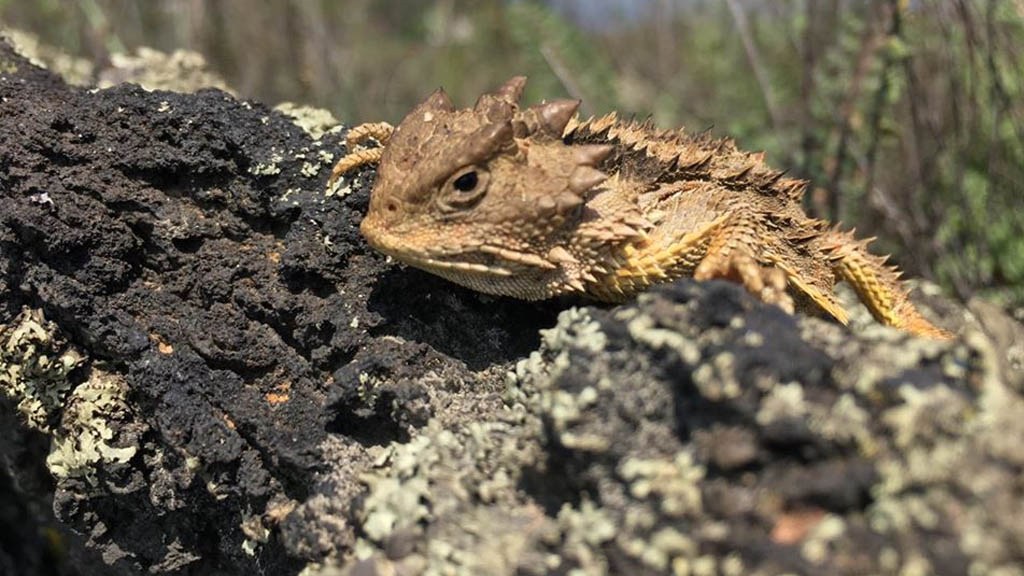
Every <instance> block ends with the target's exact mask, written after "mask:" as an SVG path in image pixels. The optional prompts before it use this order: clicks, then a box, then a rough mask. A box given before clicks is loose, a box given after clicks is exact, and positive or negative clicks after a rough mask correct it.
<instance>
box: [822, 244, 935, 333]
mask: <svg viewBox="0 0 1024 576" xmlns="http://www.w3.org/2000/svg"><path fill="white" fill-rule="evenodd" d="M871 240H872V239H867V240H858V239H856V238H855V237H854V236H853V232H852V231H851V232H841V231H839V230H837V229H833V230H830V231H828V232H825V233H824V234H823V235H822V236H821V237H819V238H818V239H817V241H816V242H815V243H816V244H817V247H818V248H819V249H821V251H822V252H823V253H824V254H825V256H826V257H827V258H828V260H829V261H830V262H831V263H832V269H833V270H834V271H835V274H836V276H837V277H839V278H841V279H843V280H845V281H846V282H847V283H849V284H850V285H851V286H852V287H853V289H854V291H856V292H857V296H858V297H859V298H860V300H861V302H863V303H864V305H865V306H867V308H868V310H870V311H871V315H872V316H874V317H875V319H877V320H878V321H879V322H881V323H882V324H886V325H888V326H893V327H896V328H899V329H901V330H906V331H907V332H910V333H912V334H916V335H919V336H925V337H928V338H934V339H938V340H948V339H950V338H952V337H953V334H952V333H951V332H949V331H947V330H944V329H942V328H939V327H938V326H935V325H934V324H932V323H931V322H930V321H928V320H927V319H926V318H925V317H924V316H922V315H921V312H920V311H918V309H917V307H915V306H914V304H913V303H912V302H911V301H910V298H909V297H908V294H907V291H906V289H905V288H904V287H903V286H902V283H901V282H900V274H899V271H898V270H897V269H896V268H895V267H894V266H889V265H887V264H886V260H887V259H888V257H881V256H875V255H874V254H871V253H870V252H868V250H867V245H868V243H869V242H871Z"/></svg>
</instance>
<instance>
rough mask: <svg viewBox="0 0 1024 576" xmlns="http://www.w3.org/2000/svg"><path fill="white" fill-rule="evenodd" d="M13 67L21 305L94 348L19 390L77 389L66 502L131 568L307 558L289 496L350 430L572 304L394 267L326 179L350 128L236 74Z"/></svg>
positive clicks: (15, 278)
mask: <svg viewBox="0 0 1024 576" xmlns="http://www.w3.org/2000/svg"><path fill="white" fill-rule="evenodd" d="M0 71H2V76H0V96H2V102H0V197H2V199H3V200H2V202H3V211H2V213H0V324H3V325H6V326H7V327H8V330H7V331H5V334H6V335H7V336H8V337H12V335H13V334H15V332H16V331H17V328H16V327H17V326H21V327H23V328H24V330H22V332H25V331H29V332H30V333H34V332H33V330H35V329H36V328H35V327H38V326H48V327H49V328H50V329H51V330H50V331H49V332H48V333H47V334H48V336H47V337H46V338H40V341H39V342H38V343H32V344H31V345H29V344H24V345H22V348H24V347H25V346H29V347H31V348H32V349H33V350H36V349H45V348H46V347H47V346H49V345H54V344H55V343H54V342H53V341H52V340H51V338H54V339H60V340H62V341H63V340H64V339H66V340H67V341H69V342H71V343H72V345H73V347H74V348H75V349H76V350H77V353H78V354H80V355H81V356H82V357H83V360H82V361H81V362H80V363H79V364H76V368H75V370H74V371H71V372H70V373H69V374H68V375H67V379H68V380H70V382H65V381H63V380H60V385H56V384H53V383H52V382H51V383H48V384H47V385H48V386H49V387H48V388H44V389H41V390H26V389H25V388H26V387H28V388H31V386H30V385H26V384H24V383H22V384H21V385H20V386H21V388H20V392H17V393H19V394H22V395H24V396H35V395H38V396H44V397H53V399H54V400H56V401H55V402H50V403H48V404H47V405H46V407H45V409H43V408H40V409H39V410H38V411H39V412H40V414H38V416H39V421H38V422H37V423H36V425H35V429H36V430H39V431H42V432H44V433H48V434H52V436H53V438H55V439H56V440H55V441H57V442H58V443H57V444H56V445H55V446H56V448H55V449H54V451H53V452H54V453H53V454H51V455H50V461H49V465H50V470H51V471H52V472H53V473H54V476H55V477H54V480H55V482H56V486H55V488H54V497H53V502H54V504H53V505H54V508H55V511H56V514H57V517H58V518H59V519H60V520H61V521H63V522H64V523H66V524H67V525H69V526H71V527H73V528H74V529H75V530H77V531H78V532H80V533H82V534H84V535H85V536H86V537H87V539H88V547H89V549H90V550H95V551H97V552H99V554H100V556H102V558H103V560H105V561H106V562H108V563H110V564H112V566H113V567H115V568H117V569H119V570H120V572H122V573H139V572H146V571H156V572H177V571H180V570H185V569H187V570H191V571H193V572H194V573H197V574H198V573H201V574H208V573H211V572H212V571H221V572H227V573H242V572H245V571H248V570H251V569H252V568H253V567H255V566H261V567H262V568H263V569H264V570H266V571H267V572H268V573H275V574H277V573H288V572H294V571H297V569H298V568H299V567H301V558H300V557H298V556H296V555H294V554H289V553H287V551H285V550H283V549H282V548H281V543H280V541H279V540H278V538H277V537H276V532H275V531H274V526H276V523H277V521H279V520H280V518H277V517H275V516H274V514H275V513H280V511H281V510H284V509H289V507H291V506H294V505H295V504H296V503H299V502H302V501H304V500H305V499H307V498H308V497H309V496H310V491H311V490H312V489H313V486H314V480H313V478H314V476H315V474H316V473H317V472H318V471H323V470H325V469H327V468H332V469H333V467H334V466H333V465H331V466H329V465H328V464H326V463H325V462H324V456H323V453H322V448H321V444H322V443H323V441H324V439H325V437H326V435H327V434H328V433H331V432H334V433H339V434H341V435H343V436H345V437H346V440H345V441H346V442H351V443H354V444H356V445H358V446H362V445H376V444H380V443H382V442H387V441H388V440H391V439H397V438H408V436H409V435H410V434H411V433H412V432H413V430H414V429H415V428H416V427H419V426H423V425H424V424H425V422H426V420H427V419H428V418H429V416H430V415H431V414H432V411H434V410H435V409H436V407H434V406H432V405H431V404H430V402H421V404H422V405H421V406H418V407H416V408H415V409H414V408H412V407H410V406H408V405H406V404H407V401H409V399H411V398H415V397H417V396H426V395H427V392H426V391H425V388H424V384H423V383H422V382H421V377H422V376H423V374H425V373H429V372H431V371H433V372H434V373H437V374H443V375H444V377H445V379H446V381H448V382H459V381H461V382H462V384H461V385H457V386H456V387H463V388H468V387H472V386H483V385H485V384H486V380H487V378H486V377H483V376H477V375H476V374H474V373H472V372H470V371H469V369H467V366H470V367H476V368H479V367H483V366H489V365H492V364H501V363H503V362H504V363H506V364H507V363H509V362H510V361H511V360H512V359H514V358H516V357H518V356H521V355H522V354H524V353H526V352H527V351H528V350H529V349H531V348H532V347H534V346H536V344H537V342H538V338H537V336H536V327H537V325H538V319H541V318H547V319H548V321H549V322H550V321H552V320H553V316H552V315H551V313H550V312H544V311H543V310H540V311H538V309H537V308H536V307H528V306H526V305H524V304H520V303H515V302H507V301H502V302H499V303H493V302H484V301H483V300H481V298H479V297H477V296H476V295H473V294H470V293H467V292H464V291H460V290H453V289H451V287H449V286H446V285H443V284H442V283H441V282H440V281H438V280H434V279H432V278H428V277H426V276H425V275H423V274H417V273H410V274H390V275H388V274H384V271H386V270H387V269H388V268H389V267H388V266H385V265H384V263H383V260H382V258H380V257H378V256H377V255H375V254H373V253H370V252H368V251H367V249H366V247H365V245H364V244H363V243H362V241H361V239H360V238H359V236H358V233H357V225H358V222H359V219H360V218H361V214H362V213H363V211H364V208H365V204H366V201H367V194H366V191H365V190H364V189H362V188H358V189H356V190H354V191H352V192H350V193H347V194H344V195H340V194H339V195H337V196H333V197H329V198H326V197H325V196H324V194H323V186H324V180H325V177H326V173H325V171H324V170H323V168H324V167H325V166H326V167H327V168H329V163H330V159H331V154H332V153H336V152H338V151H339V150H340V148H339V146H338V135H337V134H334V135H331V136H328V137H325V138H324V139H322V140H314V139H313V138H311V137H310V135H308V134H307V133H306V132H304V131H303V130H302V129H301V128H299V127H298V126H296V124H295V123H293V122H292V121H291V119H290V118H288V117H286V116H284V115H282V114H280V113H277V112H274V111H272V110H269V109H267V108H265V107H264V106H262V105H260V104H255V103H247V102H240V101H238V100H236V99H235V98H233V97H232V96H230V95H228V94H226V93H224V92H221V91H218V90H204V91H200V92H199V93H196V94H177V93H171V92H147V91H144V90H142V89H140V88H139V87H137V86H134V85H121V86H117V87H114V88H111V89H108V90H100V91H87V90H81V89H76V88H70V87H68V86H66V85H65V84H64V83H63V82H62V81H61V80H60V79H58V78H57V77H55V76H53V75H51V74H50V73H48V72H46V71H44V70H41V69H38V68H35V67H34V66H32V65H30V64H28V63H27V62H26V61H25V60H23V59H21V58H20V57H19V56H17V55H16V54H14V53H13V52H12V51H11V50H10V49H9V48H8V47H6V46H4V47H3V48H2V49H0ZM23 308H25V309H26V310H28V309H33V310H35V309H38V310H40V311H41V312H42V316H44V317H45V319H46V320H42V317H35V316H33V315H31V314H29V313H28V312H25V313H23V312H22V309H23ZM47 321H49V322H52V324H49V323H48V322H47ZM26 327H27V328H26ZM18 338H21V336H18ZM18 338H15V340H17V339H18ZM21 340H24V338H21ZM21 340H19V341H21ZM413 341H416V342H425V344H418V343H414V342H413ZM12 342H14V340H12ZM11 346H12V349H11V350H8V351H7V352H10V353H11V354H13V352H17V351H18V349H17V347H16V346H15V345H14V344H12V345H11ZM12 350H13V352H12ZM442 352H443V353H442ZM10 356H11V355H9V356H8V357H5V360H6V361H8V362H13V359H12V357H10ZM19 361H20V357H19ZM361 370H362V372H360V371H361ZM361 373H362V374H363V377H364V380H365V378H366V375H367V374H369V376H370V377H372V378H373V379H374V381H375V382H384V381H388V382H392V384H389V385H386V386H384V385H382V386H381V387H380V390H377V391H374V392H373V393H372V394H371V393H369V392H367V390H368V389H369V388H372V387H373V384H372V383H371V384H368V383H367V382H366V381H363V382H360V380H359V376H360V374H361ZM55 380H57V379H55ZM491 380H492V384H491V387H490V388H491V389H492V390H493V389H494V388H495V385H496V384H495V383H493V382H500V379H497V380H496V379H495V377H491ZM37 384H39V386H40V387H43V384H42V383H37ZM11 386H14V385H13V384H11ZM453 386H455V385H454V384H453ZM87 387H92V388H95V389H96V390H94V391H93V392H92V393H90V394H84V395H82V396H83V397H79V393H80V392H82V391H85V390H86V388H87ZM453 394H454V392H453ZM18 400H19V399H18V398H17V397H16V398H15V403H17V401H18ZM76 403H81V404H83V406H85V407H81V408H79V409H74V407H75V406H76ZM6 416H7V417H10V415H9V414H8V415H6ZM368 422H372V423H373V426H372V427H371V426H369V425H366V424H367V423H368ZM34 433H36V434H37V433H38V432H33V431H29V430H23V431H22V432H21V434H22V435H29V434H34ZM61 440H68V441H67V442H63V443H62V442H61ZM25 442H26V443H30V444H33V445H34V452H33V453H32V454H30V455H29V456H25V457H24V459H25V460H29V461H30V463H31V464H32V465H33V466H39V465H41V463H42V462H43V461H44V460H45V459H46V456H47V454H46V450H45V448H46V445H45V443H40V442H38V441H36V442H29V441H28V440H25ZM7 454H8V456H9V455H10V453H7ZM360 466H365V463H360V462H358V461H351V462H345V463H339V464H338V467H340V468H341V469H343V470H344V471H345V473H347V474H350V475H352V476H353V477H354V476H355V475H357V474H358V472H359V469H360ZM4 478H5V479H6V480H4V479H0V480H4V481H8V480H10V478H8V477H4ZM47 489H49V488H48V487H45V486H44V487H36V490H37V496H39V495H40V494H39V491H42V490H47ZM348 538H349V539H351V535H349V536H348ZM72 544H73V543H72ZM334 549H335V548H333V547H330V546H328V547H327V550H334ZM25 566H30V565H29V564H26V565H25ZM107 570H113V568H108V569H107ZM23 573H24V572H23Z"/></svg>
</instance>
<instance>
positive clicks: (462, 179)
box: [452, 170, 480, 192]
mask: <svg viewBox="0 0 1024 576" xmlns="http://www.w3.org/2000/svg"><path fill="white" fill-rule="evenodd" d="M478 182H480V178H478V177H477V175H476V170H473V171H472V172H466V173H465V174H463V175H462V176H459V177H458V178H456V179H455V181H454V182H452V186H454V187H455V189H456V190H458V191H459V192H472V191H473V189H474V188H476V185H477V183H478Z"/></svg>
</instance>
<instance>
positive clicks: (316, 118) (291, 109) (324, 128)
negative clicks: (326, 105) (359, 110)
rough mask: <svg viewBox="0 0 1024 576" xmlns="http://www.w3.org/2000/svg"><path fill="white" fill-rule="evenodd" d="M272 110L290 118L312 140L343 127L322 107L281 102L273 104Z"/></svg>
mask: <svg viewBox="0 0 1024 576" xmlns="http://www.w3.org/2000/svg"><path fill="white" fill-rule="evenodd" d="M274 110H277V111H278V112H280V113H282V114H284V115H285V116H288V117H289V118H291V119H292V123H293V124H295V125H296V126H298V127H299V128H302V129H303V130H305V131H306V134H309V136H310V138H312V139H313V140H319V139H320V138H321V137H323V135H324V134H328V133H333V132H338V131H340V130H342V129H343V127H342V126H341V125H340V124H338V120H337V119H336V118H335V117H334V115H333V114H331V112H330V111H329V110H325V109H323V108H315V107H313V106H305V105H301V104H295V103H294V102H282V103H280V104H278V105H277V106H274Z"/></svg>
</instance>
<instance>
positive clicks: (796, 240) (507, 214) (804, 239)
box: [332, 77, 951, 338]
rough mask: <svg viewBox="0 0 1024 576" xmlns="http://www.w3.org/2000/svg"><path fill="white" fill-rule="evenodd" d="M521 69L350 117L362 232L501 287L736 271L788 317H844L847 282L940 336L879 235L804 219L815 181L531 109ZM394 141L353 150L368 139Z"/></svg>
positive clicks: (677, 135) (632, 282)
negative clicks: (457, 99) (466, 96)
mask: <svg viewBox="0 0 1024 576" xmlns="http://www.w3.org/2000/svg"><path fill="white" fill-rule="evenodd" d="M524 84H525V78H522V77H516V78H513V79H511V80H509V81H508V82H507V83H505V84H504V85H503V86H502V87H500V88H498V89H497V90H496V91H495V92H492V93H489V94H485V95H483V96H481V97H480V99H479V100H478V101H477V104H476V105H475V106H474V107H473V108H463V109H456V108H454V107H453V106H452V104H451V102H450V101H449V99H448V97H447V95H445V93H444V92H443V90H438V91H437V92H435V93H434V94H432V95H431V96H430V97H429V98H428V99H427V100H426V101H424V102H423V103H421V104H420V105H419V106H417V107H416V108H415V109H414V110H413V111H412V112H410V113H409V115H407V116H406V117H405V119H404V120H403V121H402V122H401V123H400V124H399V125H398V127H397V128H391V127H390V125H387V124H383V123H378V124H367V125H363V126H360V127H356V128H354V129H353V130H352V131H351V132H350V134H349V142H350V147H349V156H346V157H345V158H342V159H341V160H340V161H339V162H338V165H337V166H336V167H335V169H334V171H333V173H332V182H333V180H334V179H336V178H337V177H338V176H340V175H341V174H343V173H345V172H347V171H349V170H352V169H354V168H356V167H358V166H360V165H363V164H367V163H373V162H378V163H379V166H378V168H377V181H376V183H375V185H374V188H373V192H372V193H371V198H370V207H369V211H368V213H367V216H366V218H365V219H364V220H363V222H362V224H361V226H360V229H361V231H362V233H363V235H364V236H365V237H366V239H367V241H368V242H369V243H370V244H371V245H372V246H373V247H374V248H376V249H378V250H380V251H381V252H383V253H385V254H388V255H390V256H393V257H394V258H396V259H397V260H399V261H402V262H405V263H407V264H410V265H412V266H416V267H419V268H422V269H424V270H427V271H429V272H432V273H434V274H437V275H439V276H442V277H444V278H447V279H449V280H451V281H453V282H456V283H458V284H461V285H464V286H467V287H469V288H472V289H474V290H478V291H481V292H485V293H489V294H498V295H506V296H513V297H517V298H524V299H543V298H550V297H553V296H557V295H560V294H570V293H575V294H581V295H585V296H588V297H591V298H594V299H597V300H602V301H609V302H620V301H624V300H626V299H628V298H630V297H631V296H633V295H635V294H636V293H638V292H640V291H642V290H644V289H646V288H647V287H649V286H651V285H652V284H656V283H660V282H665V281H669V280H672V279H674V278H678V277H682V276H692V277H694V278H696V279H698V280H703V279H711V278H728V279H732V280H734V281H738V282H740V283H741V284H743V285H744V286H745V287H746V288H747V289H748V290H750V291H751V292H752V293H753V294H755V295H756V296H758V297H760V298H761V299H762V300H764V301H766V302H770V303H775V304H778V305H780V306H781V307H783V308H784V309H786V310H788V311H790V312H792V311H794V309H795V308H796V307H799V308H800V309H802V310H807V311H811V312H818V313H823V314H825V315H828V316H831V317H832V318H834V319H836V320H837V321H839V322H841V323H844V324H845V323H846V322H847V314H846V312H845V311H844V310H843V308H842V306H841V305H840V304H839V302H838V300H837V299H836V297H835V294H834V291H833V289H834V285H835V282H836V281H837V280H845V281H847V282H848V283H850V284H851V285H852V286H853V288H854V289H855V291H856V292H857V294H858V296H859V297H860V299H861V301H862V302H863V303H864V304H865V305H866V306H867V307H868V309H869V310H870V311H871V313H872V314H873V315H874V316H875V318H876V319H878V320H879V321H880V322H882V323H884V324H887V325H891V326H895V327H897V328H901V329H903V330H906V331H908V332H911V333H914V334H919V335H924V336H929V337H933V338H948V337H950V336H951V335H950V334H949V333H948V332H946V331H945V330H943V329H941V328H938V327H936V326H934V325H933V324H932V323H931V322H929V321H928V320H926V319H925V318H924V317H923V316H922V315H921V314H920V312H919V311H918V310H917V309H916V307H915V306H914V305H913V304H912V303H911V302H910V300H909V299H908V297H907V292H906V290H905V289H904V288H903V286H902V285H901V283H900V281H899V273H898V272H897V271H896V269H895V268H893V267H890V266H887V265H886V264H885V258H882V257H879V256H875V255H872V254H871V253H869V252H868V251H867V249H866V245H867V243H868V241H863V240H857V239H855V238H854V236H853V234H852V233H849V232H841V231H840V230H839V229H838V228H836V227H833V226H831V225H830V224H829V223H828V222H826V221H824V220H818V219H813V218H810V217H808V216H807V215H806V214H805V213H804V212H803V209H802V208H801V205H800V201H801V198H802V195H803V192H804V189H805V182H803V181H801V180H796V179H792V178H786V177H785V176H784V175H783V173H782V172H780V171H776V170H773V169H771V168H770V167H768V166H767V165H766V164H765V162H764V154H763V153H757V154H751V153H746V152H743V151H740V150H738V149H737V148H736V146H735V145H734V144H733V143H732V142H731V141H730V140H720V139H714V138H711V137H710V136H708V135H706V134H702V135H690V134H686V133H684V132H683V131H674V130H658V129H656V128H655V127H654V126H653V125H652V124H651V123H649V122H636V121H622V120H619V119H618V118H617V117H616V116H615V115H614V113H613V114H609V115H607V116H603V117H599V118H591V119H586V120H581V119H580V118H578V117H577V116H576V109H577V107H578V106H579V101H575V100H556V101H552V102H547V103H542V104H538V105H535V106H532V107H528V108H522V109H521V108H520V107H519V103H518V102H519V98H520V96H521V93H522V89H523V86H524ZM371 136H372V137H375V138H377V139H378V140H379V141H381V142H382V143H383V147H382V148H376V149H368V150H366V149H364V150H359V151H354V147H353V146H354V145H355V144H356V143H358V142H359V141H361V140H364V139H366V138H368V137H371Z"/></svg>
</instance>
